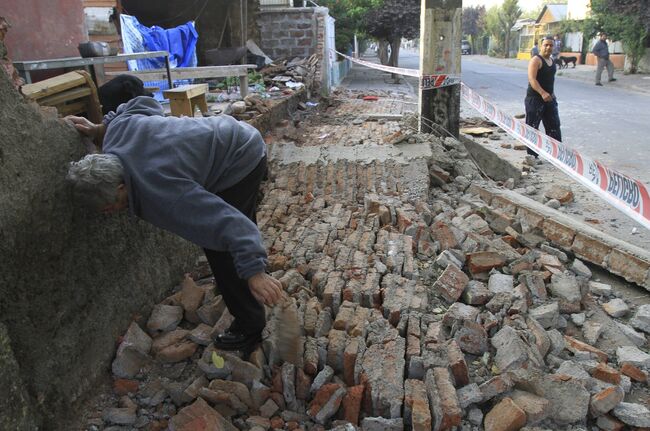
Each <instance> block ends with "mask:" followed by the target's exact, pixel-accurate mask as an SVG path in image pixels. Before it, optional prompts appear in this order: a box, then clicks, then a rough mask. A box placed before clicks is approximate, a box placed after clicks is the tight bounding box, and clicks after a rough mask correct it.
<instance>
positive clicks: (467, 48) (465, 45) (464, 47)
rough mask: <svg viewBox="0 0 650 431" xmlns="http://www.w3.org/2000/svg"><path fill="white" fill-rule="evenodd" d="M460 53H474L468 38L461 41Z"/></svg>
mask: <svg viewBox="0 0 650 431" xmlns="http://www.w3.org/2000/svg"><path fill="white" fill-rule="evenodd" d="M460 53H461V54H463V55H465V54H467V55H470V54H471V53H472V45H470V44H469V42H468V41H466V40H461V41H460Z"/></svg>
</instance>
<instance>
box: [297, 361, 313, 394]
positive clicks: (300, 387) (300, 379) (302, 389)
mask: <svg viewBox="0 0 650 431" xmlns="http://www.w3.org/2000/svg"><path fill="white" fill-rule="evenodd" d="M311 383H312V382H311V377H309V375H308V374H307V373H305V372H304V371H303V369H302V368H300V367H296V398H298V399H299V400H303V401H305V400H307V399H308V398H309V389H310V388H311Z"/></svg>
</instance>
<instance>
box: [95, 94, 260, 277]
mask: <svg viewBox="0 0 650 431" xmlns="http://www.w3.org/2000/svg"><path fill="white" fill-rule="evenodd" d="M104 123H105V124H106V126H107V128H106V135H105V137H104V145H103V151H104V152H105V153H108V154H114V155H116V156H117V157H119V159H120V161H121V162H122V164H123V166H124V177H125V178H124V180H125V184H126V187H127V190H128V196H129V210H130V212H131V213H132V214H133V215H136V216H138V217H140V218H142V219H144V220H146V221H148V222H150V223H152V224H153V225H155V226H158V227H160V228H163V229H166V230H169V231H171V232H174V233H176V234H178V235H180V236H181V237H183V238H185V239H187V240H189V241H192V242H193V243H195V244H198V245H200V246H201V247H204V248H208V249H211V250H217V251H228V252H230V254H231V255H232V256H233V259H234V262H235V267H236V269H237V273H238V275H239V277H240V278H242V279H248V278H249V277H251V276H252V275H255V274H257V273H260V272H264V270H265V267H266V259H267V256H266V250H265V248H264V245H263V242H262V237H261V234H260V231H259V229H258V228H257V226H256V225H255V224H254V223H253V222H252V221H250V220H249V219H248V218H247V217H246V216H244V215H243V214H242V213H241V212H239V211H238V210H237V209H235V208H234V207H232V206H230V205H228V204H227V203H226V202H225V201H224V200H222V199H221V198H220V197H218V196H217V195H216V194H215V193H218V192H220V191H223V190H225V189H227V188H229V187H231V186H233V185H235V184H236V183H237V182H239V181H240V180H242V179H243V178H244V177H246V175H248V174H249V173H250V172H252V171H253V169H254V168H255V167H256V166H257V165H258V163H259V162H260V160H261V159H262V158H263V157H264V155H265V153H266V146H265V144H264V140H263V139H262V136H261V135H260V133H259V132H258V131H257V130H256V129H255V128H254V127H252V126H250V125H249V124H246V123H244V122H240V121H237V120H235V119H234V118H232V117H228V116H218V117H207V118H189V117H182V118H177V117H167V118H165V117H164V112H163V108H162V106H161V105H160V104H159V103H158V102H157V101H156V100H154V99H153V98H151V97H147V96H140V97H136V98H135V99H132V100H130V101H129V102H127V103H125V104H123V105H120V107H119V108H118V109H117V113H115V112H110V113H108V114H107V115H106V116H105V117H104Z"/></svg>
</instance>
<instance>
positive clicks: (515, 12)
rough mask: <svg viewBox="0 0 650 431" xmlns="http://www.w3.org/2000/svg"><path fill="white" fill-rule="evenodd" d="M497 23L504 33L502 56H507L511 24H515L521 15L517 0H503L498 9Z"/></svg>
mask: <svg viewBox="0 0 650 431" xmlns="http://www.w3.org/2000/svg"><path fill="white" fill-rule="evenodd" d="M498 16H499V25H500V26H501V32H502V34H503V35H504V46H503V51H504V56H505V57H506V58H508V55H509V53H510V33H511V29H512V26H513V25H515V23H516V22H517V20H518V19H519V17H520V16H521V9H520V8H519V2H518V1H517V0H504V2H503V4H502V5H501V8H500V9H499V14H498Z"/></svg>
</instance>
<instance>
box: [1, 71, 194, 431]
mask: <svg viewBox="0 0 650 431" xmlns="http://www.w3.org/2000/svg"><path fill="white" fill-rule="evenodd" d="M43 112H49V113H45V114H43ZM0 130H2V133H1V134H0V262H2V270H1V271H0V323H2V324H4V325H5V326H6V328H7V332H8V336H9V338H10V340H11V341H10V344H11V347H12V349H13V352H14V355H15V359H16V362H17V366H18V369H19V375H17V376H16V377H17V378H18V377H20V378H21V379H22V381H23V382H24V384H25V387H26V388H27V391H28V393H29V396H30V398H31V401H32V402H33V405H35V406H37V412H38V414H39V415H42V416H43V417H44V422H45V423H48V424H49V425H48V426H47V428H46V429H60V428H57V426H56V425H57V424H56V420H58V419H60V418H63V417H65V415H66V414H67V413H69V412H71V410H70V409H71V408H74V402H75V401H76V400H79V399H81V398H83V396H84V394H85V393H86V391H87V390H88V389H90V388H93V387H94V385H96V383H97V381H98V379H99V378H101V377H105V376H106V370H107V369H108V366H109V364H110V361H111V359H112V357H113V354H114V350H115V344H116V340H117V338H118V336H119V335H120V334H122V333H123V332H124V330H125V329H126V327H127V326H128V324H129V323H130V321H131V320H132V319H133V317H134V315H136V314H138V313H144V312H146V311H147V310H146V309H147V308H149V307H151V306H152V304H154V303H156V302H157V301H159V300H160V299H162V298H163V297H164V296H165V295H166V294H167V293H168V292H169V291H170V289H171V288H172V287H173V286H174V285H175V284H176V283H178V282H179V281H180V280H181V279H182V276H183V273H184V272H185V271H187V270H189V269H190V268H191V266H192V264H193V263H194V261H195V259H196V256H197V255H198V249H197V248H196V247H195V246H194V245H192V244H189V243H187V242H186V241H184V240H181V239H180V238H178V237H176V236H174V235H171V234H169V233H166V232H163V231H161V230H159V229H156V228H153V227H152V226H150V225H148V224H146V223H144V222H142V221H139V220H136V219H130V218H129V217H128V216H127V215H126V214H122V215H116V216H106V215H101V214H96V213H88V212H86V211H84V210H82V209H81V208H79V207H78V206H77V205H76V204H75V202H73V200H72V199H71V196H70V192H69V189H68V187H67V186H66V184H65V174H66V172H67V168H68V164H69V163H70V162H71V161H73V160H77V159H79V158H80V157H81V156H82V155H83V145H82V144H81V142H80V139H79V137H78V135H77V132H76V131H75V130H74V129H73V128H72V127H71V126H68V125H65V124H63V123H61V122H60V121H59V120H58V119H57V118H56V112H55V111H54V110H53V109H52V108H49V110H48V111H40V110H39V108H38V107H37V106H36V105H34V104H31V105H30V104H27V103H26V102H25V101H24V100H23V98H22V96H20V94H18V92H17V91H16V90H15V89H14V88H13V86H12V85H11V83H10V81H9V79H8V77H7V75H6V74H5V72H4V70H1V71H0ZM3 390H4V389H3ZM55 415H56V417H54V416H55Z"/></svg>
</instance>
